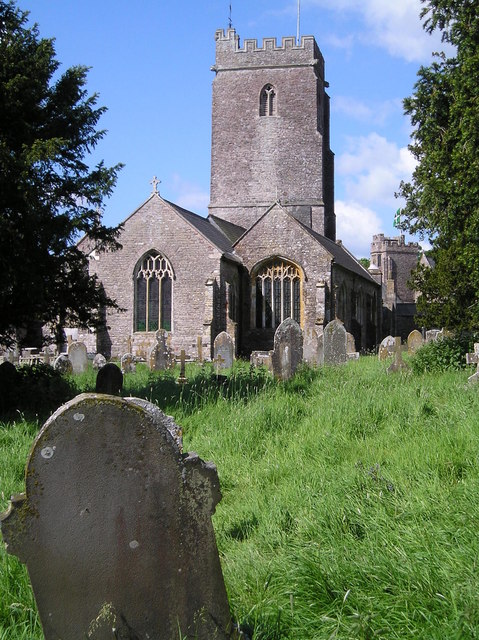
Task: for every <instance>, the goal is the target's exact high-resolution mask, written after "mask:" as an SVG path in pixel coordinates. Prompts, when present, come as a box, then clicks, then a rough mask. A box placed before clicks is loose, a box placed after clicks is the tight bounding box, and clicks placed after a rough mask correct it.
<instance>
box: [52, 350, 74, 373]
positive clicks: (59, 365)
mask: <svg viewBox="0 0 479 640" xmlns="http://www.w3.org/2000/svg"><path fill="white" fill-rule="evenodd" d="M53 368H54V369H56V370H57V371H60V373H72V372H73V367H72V363H71V361H70V358H69V357H68V356H67V354H66V353H60V355H59V356H57V357H56V358H55V362H54V363H53Z"/></svg>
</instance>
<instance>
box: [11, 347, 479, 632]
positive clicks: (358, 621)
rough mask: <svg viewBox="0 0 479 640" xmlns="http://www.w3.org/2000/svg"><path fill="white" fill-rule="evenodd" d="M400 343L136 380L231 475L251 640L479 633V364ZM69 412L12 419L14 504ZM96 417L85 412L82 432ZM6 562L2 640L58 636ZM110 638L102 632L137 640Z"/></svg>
mask: <svg viewBox="0 0 479 640" xmlns="http://www.w3.org/2000/svg"><path fill="white" fill-rule="evenodd" d="M389 349H390V351H389V352H387V353H385V354H382V356H381V358H379V357H378V356H377V355H371V356H361V357H360V358H359V359H345V361H343V363H342V364H341V365H338V366H333V365H324V366H308V365H305V364H300V365H299V366H298V368H297V369H296V372H295V374H294V375H292V376H290V377H288V376H287V377H286V378H287V379H284V380H282V379H280V377H278V376H277V377H274V376H273V375H272V374H271V373H270V372H269V371H267V369H266V368H265V367H253V366H251V365H250V364H249V363H248V362H242V361H234V362H232V363H228V364H231V366H230V367H228V368H226V367H225V368H221V370H220V367H222V360H223V359H224V358H223V357H222V358H221V359H220V360H219V362H216V363H215V362H213V363H204V364H203V365H200V364H199V363H195V362H186V363H184V362H177V363H176V365H175V366H174V367H173V368H169V369H165V370H159V371H156V370H150V368H149V367H148V366H147V364H146V363H143V364H137V366H136V370H135V371H131V370H130V371H125V372H124V374H123V386H122V391H121V395H122V396H123V398H128V397H130V396H133V397H138V398H144V399H145V400H146V401H148V403H152V404H153V405H154V406H156V407H159V409H161V410H162V411H163V412H164V413H165V414H166V415H169V416H172V417H173V420H174V422H175V424H176V425H178V426H179V428H180V429H181V433H182V439H183V451H184V452H185V453H186V452H196V453H197V454H198V456H199V459H200V460H203V461H212V462H213V463H214V465H215V466H216V470H217V476H218V479H219V487H220V490H221V495H222V497H221V499H220V500H219V502H218V503H217V504H216V511H215V513H214V515H213V516H212V518H211V522H212V525H213V529H214V533H215V536H216V545H217V548H218V553H219V559H220V562H221V569H222V574H223V577H224V584H225V588H226V593H227V598H228V602H229V607H230V611H231V619H232V620H233V621H234V622H235V623H237V624H238V625H239V626H240V627H241V629H242V631H243V632H244V634H246V636H247V637H249V638H250V639H251V640H259V639H261V640H279V639H285V640H286V639H291V640H313V639H323V638H324V639H325V640H326V639H329V638H355V639H356V638H358V639H367V638H387V639H390V638H398V639H399V638H401V639H404V638H410V639H411V640H412V639H413V638H414V639H417V638H423V639H426V638H427V639H430V638H438V639H439V638H461V639H462V638H474V637H476V633H477V625H478V622H479V606H478V605H477V592H478V589H479V584H478V582H479V578H478V577H477V571H476V562H477V557H478V553H479V541H478V539H477V526H478V521H479V507H478V506H477V500H476V499H475V496H476V494H477V490H478V486H479V465H478V463H477V451H478V448H479V434H478V432H477V414H478V409H479V395H478V393H477V385H474V384H471V383H470V382H468V379H469V378H470V377H471V374H473V373H474V370H475V366H474V365H475V364H476V361H477V359H476V358H475V356H474V354H472V353H471V354H470V355H469V356H468V361H469V362H470V363H471V364H470V365H465V368H463V369H460V370H453V369H449V370H446V371H438V370H436V371H427V370H426V371H424V370H421V367H418V366H413V365H414V359H415V358H416V354H413V353H408V352H407V349H404V350H403V353H402V355H401V356H398V354H397V353H396V351H395V350H394V349H395V347H394V345H393V344H392V343H391V346H390V347H389ZM282 357H283V359H284V353H283V355H282ZM398 360H399V361H400V362H401V363H402V364H403V365H404V366H400V367H398V368H397V369H396V368H393V369H391V371H390V372H388V369H390V368H391V367H392V365H393V364H394V363H397V361H398ZM288 366H289V365H288ZM181 368H182V369H183V371H181ZM219 373H221V375H219ZM61 375H62V379H63V380H64V381H65V382H66V383H67V384H68V387H67V389H68V392H67V393H66V396H69V397H66V396H65V399H64V400H65V401H66V400H69V399H70V398H73V397H75V396H77V395H78V394H91V393H92V392H94V391H95V384H96V377H97V372H96V371H95V369H93V367H92V366H91V365H89V366H88V368H87V370H86V371H84V372H83V373H79V374H75V373H62V374H61ZM179 378H184V379H183V380H182V382H181V384H179V383H178V379H179ZM30 382H31V381H30ZM33 389H34V387H33V386H31V387H30V393H31V394H33V393H34V391H33ZM41 389H42V393H43V394H44V398H45V399H46V398H47V396H48V393H49V391H48V389H47V387H45V386H43V387H42V388H41ZM82 397H88V396H82ZM57 400H58V397H57V396H53V397H52V403H53V404H54V403H55V402H56V401H57ZM64 400H62V402H63V401H64ZM118 401H120V402H123V401H121V400H120V399H119V398H118ZM75 402H79V401H75ZM60 404H61V403H60ZM58 406H59V405H57V406H50V407H49V406H46V404H43V405H41V404H35V405H34V407H35V411H36V412H37V416H36V417H35V416H32V415H27V413H28V412H26V413H24V414H22V413H17V414H16V415H13V416H12V415H10V416H9V417H8V420H6V421H4V422H2V423H0V459H1V461H2V462H1V465H0V491H1V494H0V499H1V502H0V511H5V510H6V509H7V507H8V504H9V499H10V496H11V495H12V494H18V493H19V492H22V491H24V490H25V484H24V482H25V480H24V473H25V463H26V461H27V457H28V453H29V450H30V448H31V446H32V443H33V441H34V439H35V437H36V436H37V434H38V431H39V429H40V428H41V426H42V424H43V422H44V421H45V420H46V419H47V418H48V416H49V415H50V413H51V412H53V411H55V410H56V409H58ZM67 406H68V405H67ZM83 413H84V411H83V410H82V412H81V413H79V410H78V409H74V410H73V409H72V412H71V414H72V416H73V420H77V423H78V425H80V424H81V420H80V419H79V418H78V415H83ZM75 415H76V416H77V418H75V417H74V416H75ZM92 433H94V431H93V432H92ZM47 449H48V447H46V446H45V444H44V445H42V448H41V449H40V450H39V451H41V452H42V456H43V457H44V458H45V457H46V458H48V457H49V455H50V454H51V455H54V452H53V451H50V450H48V451H47ZM37 455H39V454H37ZM190 455H191V454H190ZM194 459H195V460H196V458H194ZM131 464H133V463H131ZM35 466H36V465H35ZM72 473H73V471H72ZM105 482H107V480H106V479H105ZM101 486H102V485H101ZM99 489H100V485H99ZM93 490H94V489H93ZM216 499H217V498H216ZM182 518H183V519H184V518H185V516H182ZM134 543H135V544H134ZM130 544H131V545H133V546H132V550H133V547H134V546H136V539H135V540H133V541H132V542H130ZM199 552H200V550H198V553H199ZM85 553H86V554H88V545H87V548H86V549H85ZM0 554H1V555H0V638H1V639H2V640H4V639H7V638H8V640H20V639H23V640H43V638H44V636H43V631H42V628H41V625H40V621H39V617H38V610H37V605H36V603H35V600H34V598H33V594H32V588H31V586H30V579H29V577H28V574H27V570H26V568H25V565H24V564H22V563H21V562H20V561H19V560H18V559H17V557H15V555H12V554H9V553H7V552H6V550H5V549H4V546H3V545H2V547H1V551H0ZM194 561H195V559H194V558H193V563H194ZM130 562H132V561H131V560H130ZM197 562H198V564H201V566H202V567H203V565H204V559H202V558H201V555H198V557H197ZM130 570H131V571H132V575H136V574H135V569H134V567H132V568H131V569H130ZM190 571H192V569H191V567H190ZM193 574H194V571H193ZM143 575H144V576H145V580H146V579H147V578H146V575H147V570H146V569H145V568H143V569H142V571H140V572H139V573H138V576H137V577H135V580H136V579H139V580H140V584H139V585H137V588H139V589H140V588H141V577H142V576H143ZM40 582H41V580H40ZM219 592H220V593H221V587H220V589H219ZM135 606H139V605H135ZM95 629H96V627H91V634H90V635H88V636H87V637H91V638H96V637H98V638H106V637H112V638H113V637H118V638H133V637H137V636H134V635H128V630H125V629H123V631H122V629H121V625H120V628H119V630H118V631H117V635H113V632H112V633H111V634H110V635H101V633H102V632H103V633H105V630H104V629H103V631H102V630H101V629H100V630H99V631H95ZM95 633H97V635H95ZM140 637H142V636H140ZM171 637H174V638H178V639H181V638H188V639H190V638H194V637H195V635H183V634H182V633H181V630H178V631H176V630H175V631H174V635H172V636H171ZM198 637H203V636H201V635H198ZM232 637H233V636H232Z"/></svg>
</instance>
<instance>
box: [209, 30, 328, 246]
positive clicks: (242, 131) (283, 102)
mask: <svg viewBox="0 0 479 640" xmlns="http://www.w3.org/2000/svg"><path fill="white" fill-rule="evenodd" d="M213 69H214V71H215V72H216V77H215V79H214V82H213V112H212V161H211V202H210V213H211V214H213V215H215V216H217V217H220V218H223V219H225V220H228V221H230V222H233V223H235V224H238V225H240V226H243V227H245V228H248V227H250V226H251V225H252V224H253V223H254V222H255V221H256V220H257V219H258V218H259V217H260V216H261V215H262V214H263V213H264V212H265V210H266V209H267V208H268V207H269V206H270V205H271V204H272V203H273V202H276V201H280V202H281V204H282V205H283V206H284V207H285V208H286V209H287V210H288V211H289V213H291V214H292V215H294V216H295V217H296V218H298V219H299V220H300V221H301V222H302V223H303V224H305V225H306V226H308V227H311V228H312V229H313V230H315V231H317V232H318V233H321V234H322V235H326V236H327V237H329V238H331V239H332V240H334V239H335V221H334V211H333V199H334V188H333V156H332V153H331V150H330V149H329V97H328V95H327V94H326V92H325V87H326V86H327V84H326V83H325V81H324V60H323V57H322V55H321V52H320V51H319V48H318V46H317V44H316V42H315V40H314V38H313V37H312V36H307V37H303V38H302V40H301V44H299V45H297V44H296V43H295V39H294V38H292V37H291V38H283V41H282V43H281V45H277V43H276V41H275V40H274V39H265V40H263V43H262V45H261V46H258V44H257V42H256V40H246V41H245V42H244V46H243V47H240V45H239V38H238V36H237V35H236V33H235V31H234V29H229V30H228V31H227V32H226V35H225V34H224V32H223V31H218V32H217V33H216V64H215V66H214V68H213Z"/></svg>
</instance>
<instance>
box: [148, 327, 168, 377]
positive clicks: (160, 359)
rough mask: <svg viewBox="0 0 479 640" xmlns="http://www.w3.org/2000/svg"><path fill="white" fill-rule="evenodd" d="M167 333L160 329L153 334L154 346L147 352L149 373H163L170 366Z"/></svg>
mask: <svg viewBox="0 0 479 640" xmlns="http://www.w3.org/2000/svg"><path fill="white" fill-rule="evenodd" d="M167 341H168V333H167V332H166V331H165V330H164V329H160V330H159V331H157V332H156V334H155V344H154V345H153V346H152V347H151V349H150V350H149V352H148V364H149V368H150V371H164V370H165V369H169V368H170V367H171V364H172V359H173V356H172V354H171V351H170V349H169V346H168V342H167Z"/></svg>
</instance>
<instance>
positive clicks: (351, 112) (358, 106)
mask: <svg viewBox="0 0 479 640" xmlns="http://www.w3.org/2000/svg"><path fill="white" fill-rule="evenodd" d="M332 108H333V111H335V112H336V113H343V114H345V115H346V116H348V117H349V118H351V119H354V120H358V121H359V122H366V123H368V124H375V125H384V124H385V122H386V121H387V120H388V118H390V117H391V116H393V115H396V114H397V113H400V114H402V101H401V100H400V99H399V98H394V99H392V100H384V101H383V102H378V103H371V104H366V103H365V102H363V101H361V100H356V99H355V98H351V97H348V96H335V98H334V101H333V103H332Z"/></svg>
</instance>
